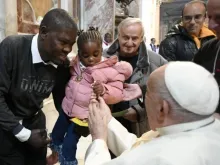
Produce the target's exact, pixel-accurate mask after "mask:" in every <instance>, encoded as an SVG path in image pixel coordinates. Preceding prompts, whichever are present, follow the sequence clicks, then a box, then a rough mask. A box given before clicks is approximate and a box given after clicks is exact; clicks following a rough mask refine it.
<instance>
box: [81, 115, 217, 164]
mask: <svg viewBox="0 0 220 165" xmlns="http://www.w3.org/2000/svg"><path fill="white" fill-rule="evenodd" d="M158 132H159V134H160V137H157V138H152V140H151V141H150V142H148V143H144V144H140V145H139V146H137V147H135V148H132V146H133V144H134V143H135V142H136V140H137V138H136V136H135V135H133V134H131V133H128V132H127V130H126V129H125V128H124V127H123V126H122V125H121V124H120V123H119V122H118V121H117V120H116V119H114V118H112V120H111V121H110V123H109V125H108V144H106V143H105V142H104V141H103V140H101V139H97V140H95V141H93V142H92V144H91V145H90V147H89V148H88V150H87V153H86V157H85V165H102V164H104V165H220V121H219V120H216V119H214V118H213V117H209V118H206V119H204V120H200V121H197V122H191V123H184V124H178V125H172V126H168V127H164V128H160V129H158ZM151 133H152V132H151ZM154 133H155V132H154ZM107 145H108V147H109V149H110V150H111V151H113V153H114V154H115V155H117V156H119V155H120V154H121V155H120V156H119V157H117V158H116V159H113V160H111V157H110V154H109V151H108V147H107ZM126 150H127V151H126ZM124 151H126V152H124ZM123 152H124V153H123Z"/></svg>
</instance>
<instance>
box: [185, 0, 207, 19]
mask: <svg viewBox="0 0 220 165" xmlns="http://www.w3.org/2000/svg"><path fill="white" fill-rule="evenodd" d="M191 7H196V8H198V7H199V8H200V9H201V10H203V13H204V14H205V12H206V4H205V2H203V1H200V0H194V1H190V2H188V3H186V4H185V5H184V7H183V10H182V16H183V15H184V14H185V10H188V8H191Z"/></svg>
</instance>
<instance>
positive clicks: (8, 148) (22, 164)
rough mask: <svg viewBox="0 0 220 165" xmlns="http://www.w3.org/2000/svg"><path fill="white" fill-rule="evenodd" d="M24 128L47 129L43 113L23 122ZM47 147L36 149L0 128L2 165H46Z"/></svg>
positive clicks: (0, 164)
mask: <svg viewBox="0 0 220 165" xmlns="http://www.w3.org/2000/svg"><path fill="white" fill-rule="evenodd" d="M23 126H24V127H26V128H28V129H30V130H33V129H46V118H45V115H44V113H43V112H42V111H40V112H39V113H38V114H37V115H35V116H34V117H32V118H30V119H25V120H23ZM46 154H47V146H45V147H43V148H40V149H36V148H33V147H32V146H30V145H28V144H27V143H26V142H23V143H22V142H20V141H19V140H17V139H16V137H15V136H14V135H13V134H12V133H10V132H7V131H4V130H2V129H1V128H0V165H46Z"/></svg>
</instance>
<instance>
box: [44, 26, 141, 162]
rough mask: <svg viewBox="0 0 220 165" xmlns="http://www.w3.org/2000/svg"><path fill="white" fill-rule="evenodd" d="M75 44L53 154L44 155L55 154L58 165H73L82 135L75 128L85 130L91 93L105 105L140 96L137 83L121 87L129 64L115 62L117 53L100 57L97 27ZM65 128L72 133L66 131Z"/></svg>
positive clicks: (80, 37)
mask: <svg viewBox="0 0 220 165" xmlns="http://www.w3.org/2000/svg"><path fill="white" fill-rule="evenodd" d="M77 45H78V49H79V51H78V56H77V57H76V58H75V59H73V60H72V62H71V66H70V73H71V75H72V76H71V78H70V80H69V82H68V84H67V86H66V90H65V98H64V99H63V102H62V109H63V112H64V113H63V112H61V113H60V115H59V118H58V120H57V122H56V124H55V126H54V129H53V131H52V147H51V148H52V150H53V154H52V155H51V156H50V157H49V158H48V159H52V160H56V159H57V156H58V155H59V161H60V162H61V165H65V164H77V160H76V158H75V155H76V148H77V142H78V140H79V138H80V136H81V135H83V133H82V132H80V131H78V130H79V129H81V130H85V127H83V126H86V125H87V123H86V122H85V121H86V119H87V118H88V107H89V102H90V98H91V95H92V93H95V94H96V95H97V96H102V97H103V98H104V100H105V102H106V103H107V104H116V103H118V102H121V101H123V100H124V101H128V100H131V99H134V98H137V97H139V96H140V95H141V90H140V88H139V86H138V85H137V84H129V85H128V87H129V88H124V81H125V80H126V79H128V78H129V77H130V76H131V74H132V72H133V69H132V66H131V65H130V64H129V63H127V62H124V61H121V62H118V58H117V56H113V57H111V58H108V59H106V58H104V57H102V37H101V35H100V33H99V32H98V31H97V30H95V29H93V28H92V29H90V30H88V31H87V32H82V33H81V34H80V35H79V38H78V40H77ZM68 129H70V130H71V131H72V134H70V133H68ZM86 130H88V129H87V127H86ZM70 137H71V138H70ZM48 162H49V161H48ZM51 162H53V163H56V161H51ZM53 163H51V164H53ZM48 164H49V163H48Z"/></svg>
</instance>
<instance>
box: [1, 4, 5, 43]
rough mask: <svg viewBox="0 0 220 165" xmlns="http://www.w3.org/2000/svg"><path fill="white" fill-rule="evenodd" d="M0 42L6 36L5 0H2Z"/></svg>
mask: <svg viewBox="0 0 220 165" xmlns="http://www.w3.org/2000/svg"><path fill="white" fill-rule="evenodd" d="M0 4H2V5H0V42H1V41H2V40H3V39H4V38H5V7H4V5H5V0H0Z"/></svg>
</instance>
